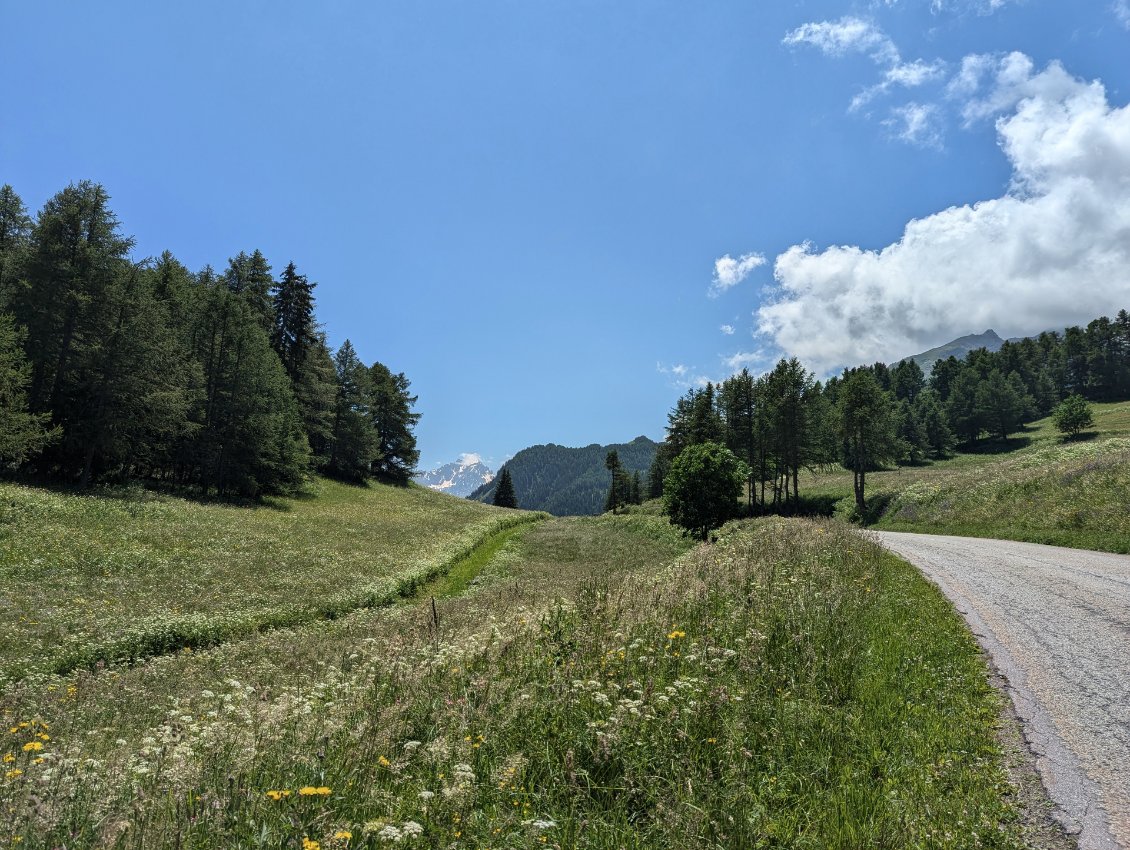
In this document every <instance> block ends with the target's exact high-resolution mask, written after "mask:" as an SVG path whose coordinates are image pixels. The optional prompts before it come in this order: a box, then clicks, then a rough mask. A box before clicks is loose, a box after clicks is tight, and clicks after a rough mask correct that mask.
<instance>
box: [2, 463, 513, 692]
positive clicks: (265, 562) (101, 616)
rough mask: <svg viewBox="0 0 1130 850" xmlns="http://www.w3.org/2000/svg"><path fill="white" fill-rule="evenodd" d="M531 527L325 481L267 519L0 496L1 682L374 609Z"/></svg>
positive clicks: (409, 492) (115, 502) (428, 499)
mask: <svg viewBox="0 0 1130 850" xmlns="http://www.w3.org/2000/svg"><path fill="white" fill-rule="evenodd" d="M531 516H532V515H531V514H528V513H521V514H501V513H500V512H498V511H496V510H493V509H492V508H490V507H488V506H486V505H481V504H477V503H472V502H466V501H463V500H457V499H449V498H439V497H438V496H437V494H435V493H433V492H432V491H430V490H426V489H424V488H420V487H409V488H404V489H396V488H391V487H381V486H371V487H356V486H349V485H345V484H339V483H335V482H332V481H329V480H327V479H318V480H316V481H315V482H313V483H312V485H311V490H310V493H309V494H308V496H306V497H305V498H302V499H298V500H285V501H284V500H277V501H272V502H270V503H269V506H266V507H238V506H232V505H224V504H207V503H199V502H193V501H188V500H185V499H181V498H175V497H171V496H163V495H157V494H154V493H151V492H148V491H145V490H140V489H138V490H133V491H128V492H125V493H117V494H114V493H111V494H100V495H89V496H87V495H75V494H73V493H68V492H58V491H51V490H42V489H37V488H31V487H23V486H20V485H16V484H6V483H0V585H2V586H3V587H4V588H5V589H6V590H9V589H10V591H11V592H6V593H4V594H3V596H2V597H0V619H2V621H3V622H4V623H5V624H6V628H5V629H4V630H3V632H0V682H2V681H4V680H5V679H11V678H18V677H20V676H24V675H27V674H29V673H34V672H43V671H48V672H66V671H69V670H72V669H75V668H77V667H82V666H90V665H92V664H95V663H98V662H106V661H115V660H117V661H122V660H131V659H136V658H138V657H144V656H148V655H154V654H160V653H163V652H168V651H172V650H178V649H183V648H185V647H189V648H196V647H200V646H207V645H210V644H215V643H218V642H221V641H224V640H228V639H230V638H231V637H233V636H237V635H245V634H249V633H251V632H254V631H256V630H259V629H263V628H268V627H274V626H282V625H293V624H297V623H301V622H306V621H309V620H312V619H318V618H324V617H333V616H340V615H341V614H343V613H345V612H348V611H351V610H353V609H355V608H360V607H367V606H372V605H380V604H384V603H386V602H388V601H391V600H392V599H394V598H396V597H398V596H400V595H403V594H404V593H405V592H407V591H410V590H411V588H412V587H413V586H414V585H415V584H418V583H419V582H421V581H423V580H426V579H427V578H428V577H430V576H432V575H434V574H435V573H437V572H439V571H441V570H442V569H444V568H445V567H446V565H447V564H448V563H449V562H450V561H452V560H454V559H456V558H458V557H460V556H461V555H462V554H464V553H465V552H466V551H469V550H470V549H471V548H472V547H473V546H474V545H475V544H477V543H478V542H479V541H480V540H481V539H483V538H484V537H485V536H486V535H489V534H491V533H492V532H494V531H497V530H499V529H500V528H502V527H504V526H506V525H508V524H511V523H514V522H520V521H525V520H528V519H530V518H531Z"/></svg>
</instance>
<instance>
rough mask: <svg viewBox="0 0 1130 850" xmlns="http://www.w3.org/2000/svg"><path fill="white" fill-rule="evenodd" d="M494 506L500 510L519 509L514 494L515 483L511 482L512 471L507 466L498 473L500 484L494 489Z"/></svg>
mask: <svg viewBox="0 0 1130 850" xmlns="http://www.w3.org/2000/svg"><path fill="white" fill-rule="evenodd" d="M494 505H495V507H499V508H516V507H518V498H517V496H516V495H515V494H514V482H513V481H511V480H510V470H509V469H507V468H506V467H505V466H504V467H502V471H501V472H500V473H498V484H497V485H495V488H494Z"/></svg>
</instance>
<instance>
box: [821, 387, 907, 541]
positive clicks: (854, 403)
mask: <svg viewBox="0 0 1130 850" xmlns="http://www.w3.org/2000/svg"><path fill="white" fill-rule="evenodd" d="M836 414H837V416H836V418H837V425H838V431H839V436H840V440H841V443H842V445H843V458H842V463H843V465H844V467H846V468H847V469H850V470H851V472H852V489H853V491H854V493H855V509H856V512H857V513H858V514H859V516H860V518H861V519H862V518H864V517H865V516H866V513H867V502H866V491H865V488H866V477H867V472H868V471H869V470H872V469H875V468H877V467H879V466H880V465H882V464H884V463H890V462H893V461H895V460H897V459H898V458H899V457H900V456H901V455H902V453H903V451H904V447H903V443H902V441H901V440H900V439H899V438H898V434H897V433H896V430H895V428H896V421H895V415H894V403H893V400H892V398H891V396H890V395H888V393H886V392H885V391H884V390H883V388H882V387H881V386H880V385H879V382H878V380H876V378H875V374H874V372H873V371H872V370H871V369H868V368H866V367H865V368H861V369H855V370H851V371H848V372H847V373H845V374H844V376H843V379H842V380H841V381H840V384H839V388H838V395H837V401H836Z"/></svg>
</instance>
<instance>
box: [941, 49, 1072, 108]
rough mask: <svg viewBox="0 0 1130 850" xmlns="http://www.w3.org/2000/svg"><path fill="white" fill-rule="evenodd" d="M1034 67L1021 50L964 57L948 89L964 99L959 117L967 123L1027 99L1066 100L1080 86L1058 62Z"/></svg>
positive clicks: (1012, 106)
mask: <svg viewBox="0 0 1130 850" xmlns="http://www.w3.org/2000/svg"><path fill="white" fill-rule="evenodd" d="M1034 70H1035V64H1034V63H1033V62H1032V60H1031V59H1030V58H1029V57H1027V56H1025V55H1024V54H1023V53H1018V52H1013V53H1009V54H1007V55H1006V56H1003V57H998V56H986V55H976V54H975V55H973V56H966V57H965V58H964V59H963V60H962V62H961V70H960V71H959V72H958V73H957V75H956V76H955V77H954V79H953V80H952V81H951V82H950V84H949V86H948V88H947V92H948V94H949V95H950V96H951V97H957V98H959V99H961V100H964V105H963V106H962V109H961V117H962V118H963V119H965V123H966V126H968V125H970V124H972V123H974V122H976V121H978V120H981V119H984V118H990V117H993V116H995V115H999V114H1001V113H1003V112H1007V111H1010V110H1012V109H1013V108H1014V107H1015V106H1016V105H1017V104H1018V103H1020V102H1021V101H1022V100H1025V99H1028V98H1039V99H1040V100H1044V101H1048V102H1058V101H1065V100H1068V99H1069V98H1070V97H1071V96H1072V94H1073V93H1074V92H1075V91H1076V90H1077V89H1078V87H1079V81H1078V80H1077V79H1075V78H1074V77H1072V76H1071V75H1070V74H1069V73H1068V72H1067V71H1066V69H1064V67H1063V66H1062V65H1061V64H1060V63H1058V62H1052V63H1051V64H1050V65H1048V67H1047V69H1045V70H1044V71H1043V72H1041V73H1039V74H1034V73H1033V71H1034Z"/></svg>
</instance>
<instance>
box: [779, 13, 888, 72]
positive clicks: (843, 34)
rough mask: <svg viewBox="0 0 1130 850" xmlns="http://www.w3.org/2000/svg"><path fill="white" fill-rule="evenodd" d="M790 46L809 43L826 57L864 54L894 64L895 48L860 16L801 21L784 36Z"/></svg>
mask: <svg viewBox="0 0 1130 850" xmlns="http://www.w3.org/2000/svg"><path fill="white" fill-rule="evenodd" d="M784 43H785V44H787V45H790V46H794V45H797V44H810V45H812V46H813V47H816V48H819V49H820V50H821V51H822V52H823V53H824V54H825V55H827V56H845V55H847V54H848V53H866V54H867V55H868V56H870V57H871V58H872V59H874V60H875V61H876V62H882V63H891V64H894V63H897V62H898V61H899V52H898V48H896V47H895V44H894V42H893V41H891V40H890V38H888V37H887V35H886V33H884V32H883V31H882V30H881V29H879V28H878V27H876V26H875V25H874V24H872V23H870V22H869V21H865V20H863V19H861V18H853V17H850V16H848V17H844V18H840V20H838V21H819V22H816V21H813V22H810V23H807V24H801V25H800V26H799V27H797V28H796V29H795V30H793V31H792V32H789V33H787V34H786V35H785V38H784Z"/></svg>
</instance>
